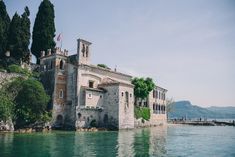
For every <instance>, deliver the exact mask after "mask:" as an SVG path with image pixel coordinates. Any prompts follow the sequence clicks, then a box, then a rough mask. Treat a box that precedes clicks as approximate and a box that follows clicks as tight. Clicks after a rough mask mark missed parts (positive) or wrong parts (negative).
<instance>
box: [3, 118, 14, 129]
mask: <svg viewBox="0 0 235 157" xmlns="http://www.w3.org/2000/svg"><path fill="white" fill-rule="evenodd" d="M0 131H14V125H13V123H12V120H7V121H6V122H4V121H0Z"/></svg>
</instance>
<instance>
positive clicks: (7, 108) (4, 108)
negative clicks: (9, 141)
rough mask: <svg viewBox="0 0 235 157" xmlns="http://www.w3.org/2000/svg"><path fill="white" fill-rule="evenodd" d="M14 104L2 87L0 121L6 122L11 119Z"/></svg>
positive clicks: (0, 92)
mask: <svg viewBox="0 0 235 157" xmlns="http://www.w3.org/2000/svg"><path fill="white" fill-rule="evenodd" d="M13 107H14V103H13V100H12V99H11V97H10V96H9V95H8V93H7V92H6V90H5V87H2V88H1V90H0V120H3V121H6V120H8V119H11V118H12V115H13Z"/></svg>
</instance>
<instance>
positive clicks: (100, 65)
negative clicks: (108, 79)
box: [97, 64, 111, 70]
mask: <svg viewBox="0 0 235 157" xmlns="http://www.w3.org/2000/svg"><path fill="white" fill-rule="evenodd" d="M97 66H98V67H101V68H105V69H109V70H110V69H111V68H109V67H108V66H107V65H105V64H97Z"/></svg>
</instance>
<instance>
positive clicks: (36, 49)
mask: <svg viewBox="0 0 235 157" xmlns="http://www.w3.org/2000/svg"><path fill="white" fill-rule="evenodd" d="M54 19H55V13H54V5H53V4H52V3H51V2H50V1H49V0H43V1H42V3H41V4H40V6H39V10H38V13H37V16H36V19H35V23H34V27H33V42H32V47H31V51H32V53H33V54H34V55H35V56H36V58H37V63H39V57H40V52H41V51H47V49H53V48H54V47H55V45H56V43H55V41H54V37H55V22H54Z"/></svg>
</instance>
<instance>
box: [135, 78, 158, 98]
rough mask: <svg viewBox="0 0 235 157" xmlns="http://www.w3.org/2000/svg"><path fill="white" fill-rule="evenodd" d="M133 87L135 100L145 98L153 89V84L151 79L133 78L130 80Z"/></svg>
mask: <svg viewBox="0 0 235 157" xmlns="http://www.w3.org/2000/svg"><path fill="white" fill-rule="evenodd" d="M132 84H133V85H134V86H135V87H134V95H135V97H136V98H140V99H144V98H147V96H148V95H149V92H150V91H152V90H153V89H154V87H155V84H154V82H153V80H152V79H151V78H146V79H144V78H134V79H133V80H132Z"/></svg>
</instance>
